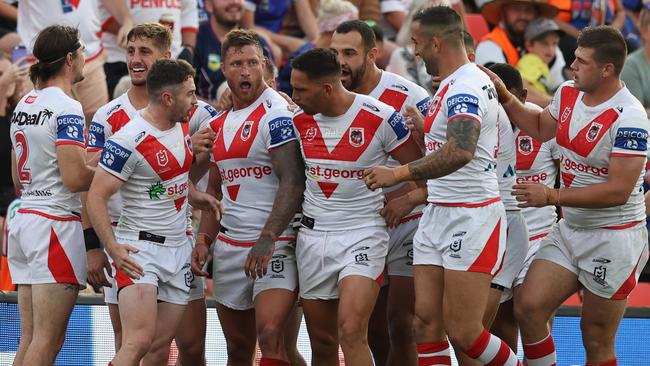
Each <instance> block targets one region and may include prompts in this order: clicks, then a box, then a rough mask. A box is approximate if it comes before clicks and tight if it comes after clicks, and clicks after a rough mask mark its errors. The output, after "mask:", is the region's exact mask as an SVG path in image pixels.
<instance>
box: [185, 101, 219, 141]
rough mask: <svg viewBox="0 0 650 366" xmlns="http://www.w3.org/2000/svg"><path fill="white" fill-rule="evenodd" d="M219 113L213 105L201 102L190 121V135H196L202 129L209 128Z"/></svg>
mask: <svg viewBox="0 0 650 366" xmlns="http://www.w3.org/2000/svg"><path fill="white" fill-rule="evenodd" d="M216 115H217V111H216V110H215V109H214V108H212V106H211V105H209V104H208V103H204V102H199V104H198V106H197V108H196V111H195V112H194V114H193V115H192V118H191V119H190V121H189V124H190V135H194V134H195V133H196V132H197V131H199V130H200V129H202V128H204V127H207V126H208V124H209V123H210V121H211V120H212V119H213V118H214V117H216Z"/></svg>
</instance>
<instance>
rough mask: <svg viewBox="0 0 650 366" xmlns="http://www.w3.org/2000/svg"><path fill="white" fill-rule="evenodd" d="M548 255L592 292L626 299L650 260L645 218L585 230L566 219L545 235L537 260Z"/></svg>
mask: <svg viewBox="0 0 650 366" xmlns="http://www.w3.org/2000/svg"><path fill="white" fill-rule="evenodd" d="M538 259H545V260H548V261H551V262H553V263H556V264H559V265H560V266H562V267H564V268H566V269H568V270H569V271H571V272H573V273H575V274H576V275H577V276H578V281H579V282H580V283H581V284H582V285H583V286H584V287H585V288H586V289H587V290H589V291H590V292H591V293H593V294H595V295H597V296H600V297H604V298H607V299H613V300H622V299H626V298H627V296H628V295H629V294H630V292H631V291H632V290H633V289H634V287H635V286H636V283H637V280H638V279H639V275H640V274H641V271H642V270H643V267H644V266H645V264H646V262H647V261H648V232H647V230H646V228H645V221H644V222H642V223H639V224H637V225H636V226H634V227H630V228H626V229H619V230H610V229H588V230H581V229H576V228H573V227H571V226H569V225H568V224H567V223H566V222H565V221H564V220H560V222H559V223H558V224H557V225H555V226H554V227H553V230H551V232H550V233H549V235H548V236H547V237H546V238H544V239H543V241H542V244H541V245H540V248H539V250H538V251H537V254H535V260H538Z"/></svg>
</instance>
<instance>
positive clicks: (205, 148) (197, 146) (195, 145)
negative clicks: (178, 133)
mask: <svg viewBox="0 0 650 366" xmlns="http://www.w3.org/2000/svg"><path fill="white" fill-rule="evenodd" d="M216 138H217V134H216V133H215V132H214V131H212V129H211V128H210V127H205V128H202V129H200V130H198V131H196V132H195V133H194V135H192V137H191V142H192V150H193V151H194V153H195V154H201V153H205V152H209V151H210V150H211V149H212V144H213V143H214V139H216Z"/></svg>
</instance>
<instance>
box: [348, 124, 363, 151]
mask: <svg viewBox="0 0 650 366" xmlns="http://www.w3.org/2000/svg"><path fill="white" fill-rule="evenodd" d="M349 141H350V145H352V146H354V147H360V146H363V142H364V136H363V128H354V127H353V128H350V136H349Z"/></svg>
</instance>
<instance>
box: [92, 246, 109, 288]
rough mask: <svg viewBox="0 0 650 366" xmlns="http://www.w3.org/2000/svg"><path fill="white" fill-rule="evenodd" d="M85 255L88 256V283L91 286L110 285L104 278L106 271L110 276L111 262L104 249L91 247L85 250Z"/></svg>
mask: <svg viewBox="0 0 650 366" xmlns="http://www.w3.org/2000/svg"><path fill="white" fill-rule="evenodd" d="M86 256H87V257H88V283H89V284H90V285H92V286H106V287H111V283H110V282H108V279H107V278H106V273H108V274H109V276H110V273H111V264H110V263H109V262H108V257H107V256H106V253H104V250H102V249H100V248H96V249H91V250H89V251H87V252H86ZM104 270H106V272H104Z"/></svg>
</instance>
